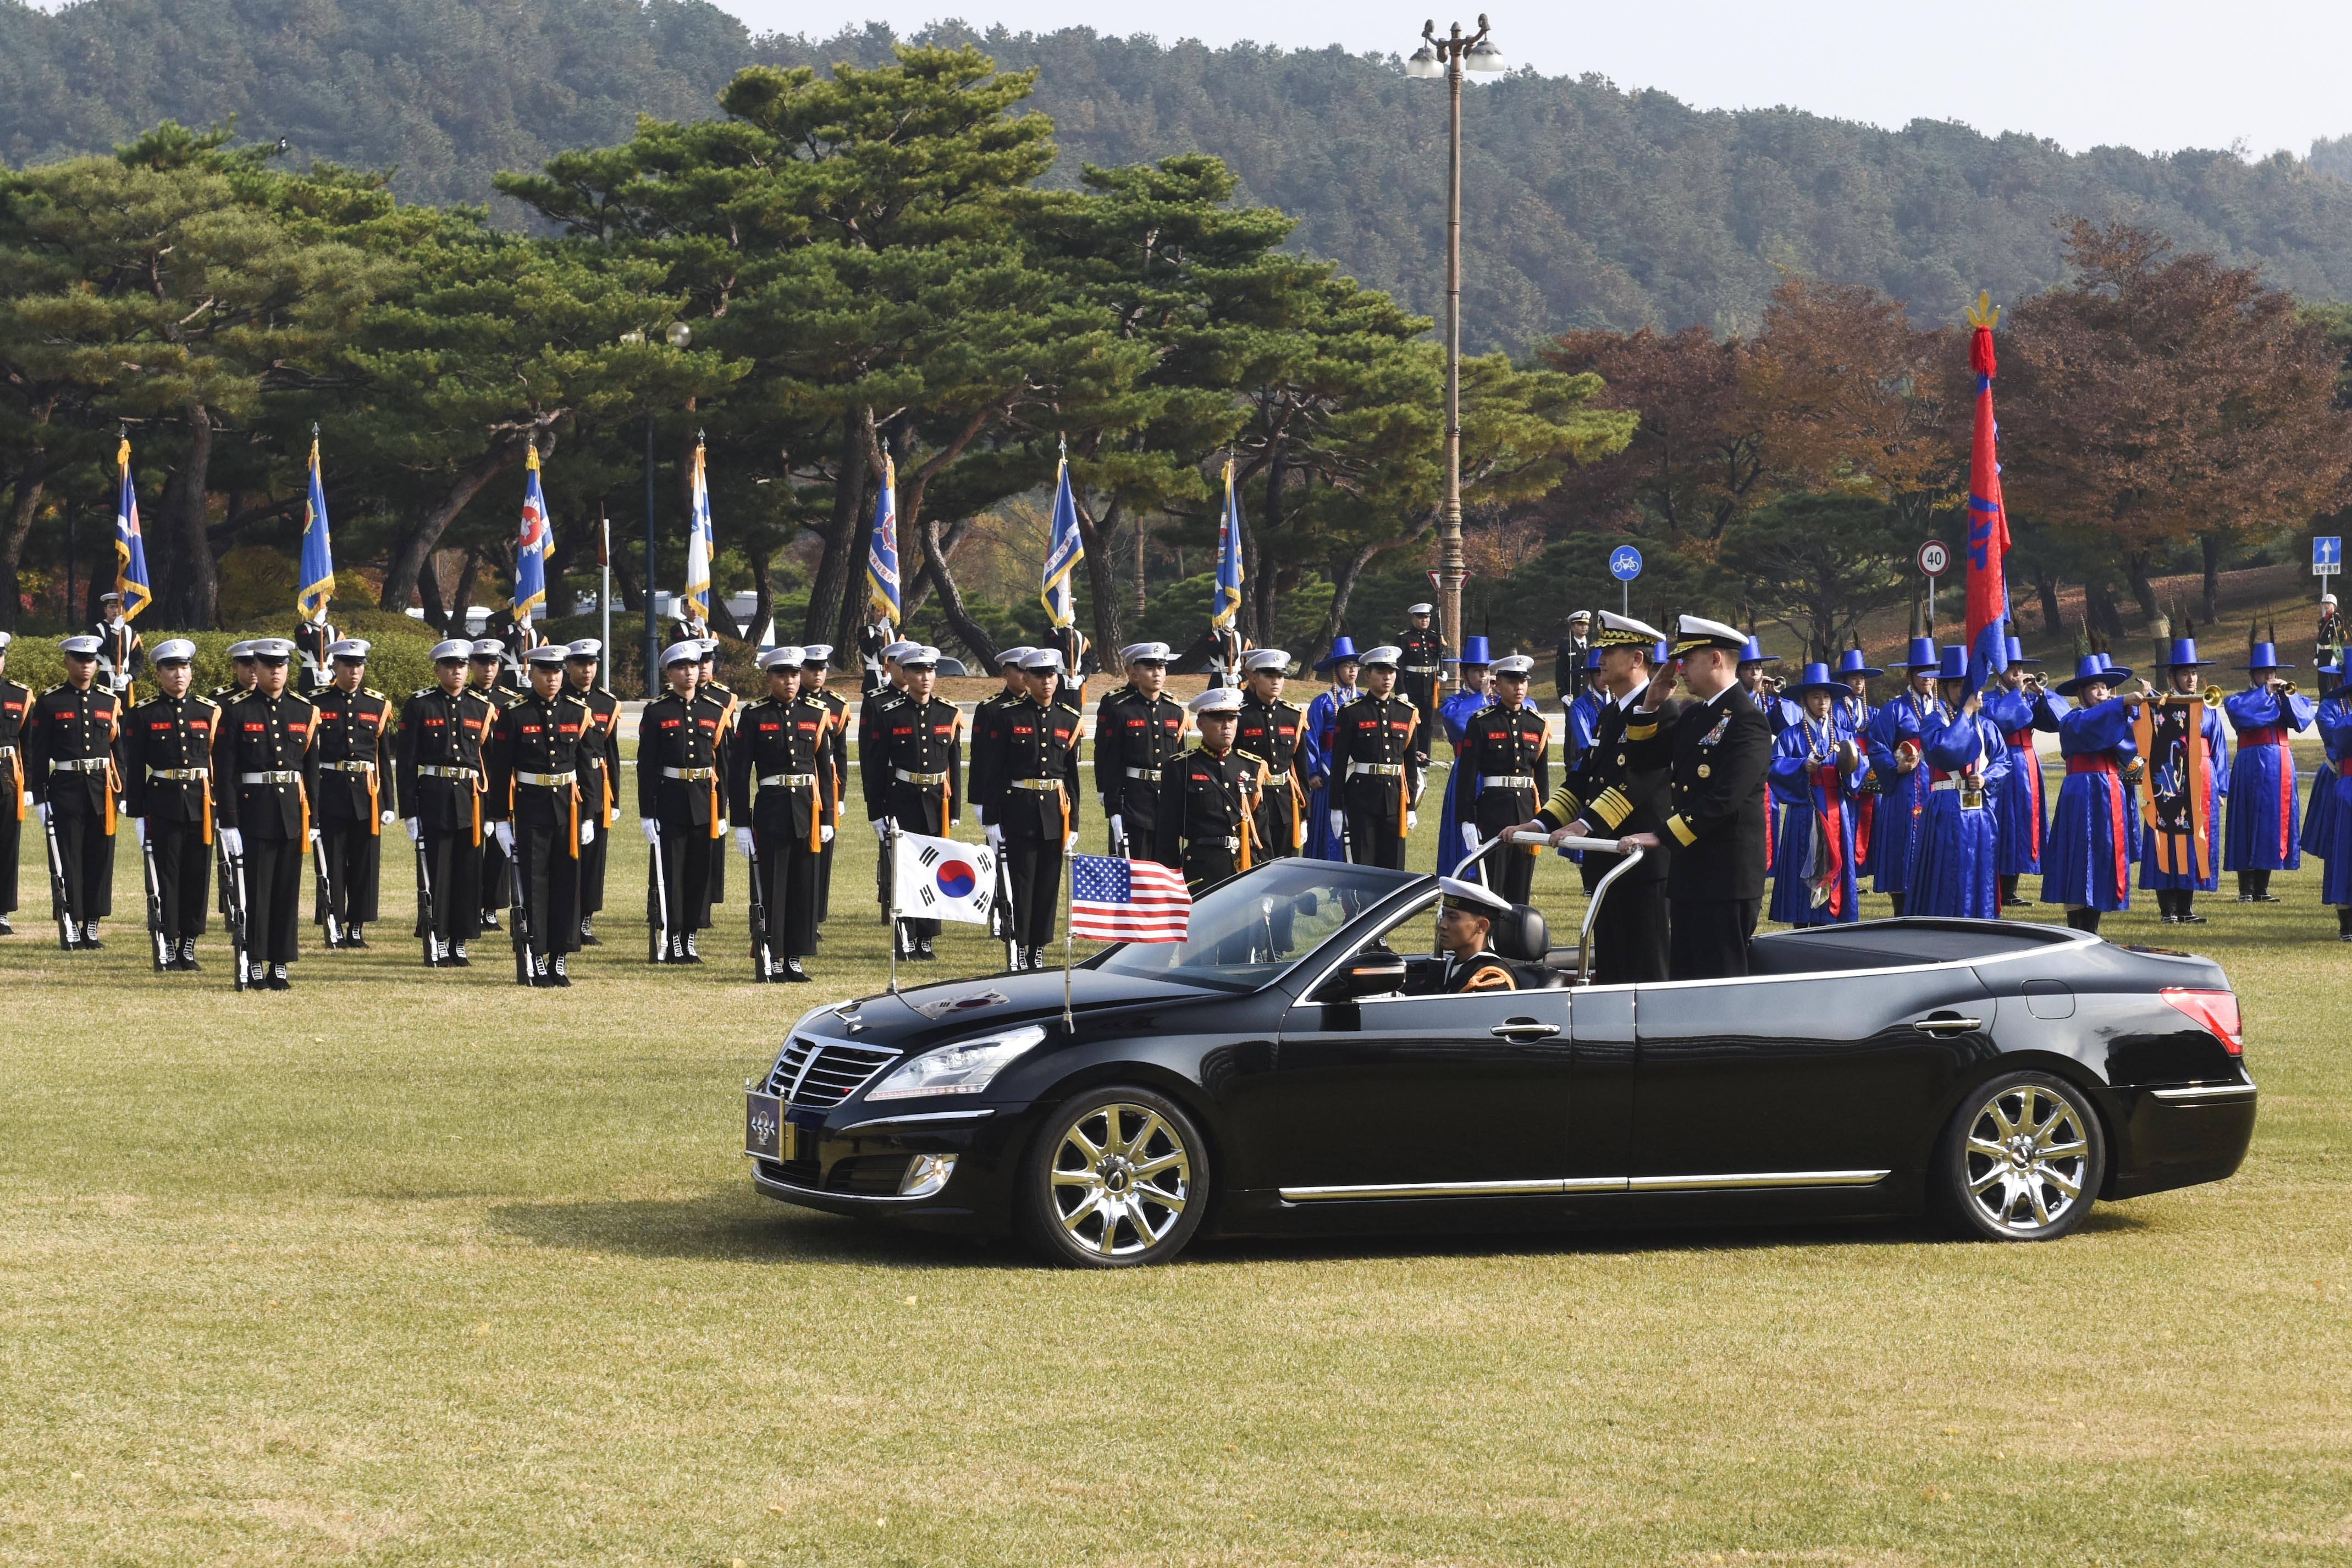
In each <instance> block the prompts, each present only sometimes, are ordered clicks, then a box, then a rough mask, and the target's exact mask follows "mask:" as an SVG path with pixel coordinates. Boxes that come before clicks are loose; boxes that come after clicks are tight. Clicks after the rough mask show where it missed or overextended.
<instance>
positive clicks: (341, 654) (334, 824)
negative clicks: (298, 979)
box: [310, 637, 397, 948]
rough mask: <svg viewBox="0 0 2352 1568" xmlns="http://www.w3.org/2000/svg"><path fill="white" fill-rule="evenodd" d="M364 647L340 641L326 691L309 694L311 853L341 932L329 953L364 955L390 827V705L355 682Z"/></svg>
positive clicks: (361, 672) (363, 666) (363, 664)
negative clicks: (312, 717) (322, 862)
mask: <svg viewBox="0 0 2352 1568" xmlns="http://www.w3.org/2000/svg"><path fill="white" fill-rule="evenodd" d="M367 658H368V644H367V643H366V642H365V641H363V640H362V639H361V638H358V637H345V638H343V639H342V640H341V641H340V642H336V643H331V644H330V645H329V646H328V648H327V659H328V668H329V670H330V672H331V674H330V679H329V682H328V684H327V685H326V686H325V687H323V688H321V689H319V690H317V691H314V692H312V693H311V694H310V702H311V706H313V707H315V708H317V709H318V710H319V795H318V817H319V820H318V828H319V847H320V849H321V850H322V851H324V855H325V859H326V862H327V902H328V907H327V908H326V909H322V910H315V911H313V918H314V919H315V920H316V921H318V923H319V924H320V925H324V924H326V917H327V916H328V915H329V914H330V913H332V914H333V915H334V917H335V924H336V927H337V929H338V930H340V931H341V933H342V936H341V942H331V943H329V944H328V945H329V946H341V947H356V948H364V947H366V946H367V928H368V926H369V925H370V924H371V923H372V922H373V921H374V920H375V918H376V904H377V893H378V891H379V884H380V883H381V882H382V880H383V830H384V829H385V828H386V827H389V826H392V824H393V823H394V821H396V820H397V817H396V816H395V815H394V811H393V805H394V802H393V799H392V797H391V795H389V794H388V793H387V787H386V786H387V784H388V781H389V780H390V779H391V776H392V699H391V698H389V697H386V696H385V695H384V694H383V692H381V691H378V690H375V689H373V688H371V687H367V686H362V684H361V682H362V680H364V679H366V678H367Z"/></svg>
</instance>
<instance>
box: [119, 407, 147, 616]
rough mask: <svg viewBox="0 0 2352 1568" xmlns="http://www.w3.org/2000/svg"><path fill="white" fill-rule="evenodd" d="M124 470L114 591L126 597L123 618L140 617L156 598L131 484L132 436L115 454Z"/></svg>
mask: <svg viewBox="0 0 2352 1568" xmlns="http://www.w3.org/2000/svg"><path fill="white" fill-rule="evenodd" d="M114 460H115V462H116V463H117V464H118V465H119V466H120V467H121V469H122V495H121V499H120V500H117V501H116V502H115V503H114V591H115V592H116V593H118V594H120V595H122V618H123V619H124V620H126V621H131V620H136V619H138V618H139V612H140V611H142V610H143V609H145V608H146V607H147V606H148V605H149V604H150V603H152V601H153V599H154V597H155V591H154V590H153V589H152V588H151V587H149V586H148V585H147V541H146V540H145V539H144V538H143V537H142V536H141V534H140V532H139V492H138V490H137V489H134V488H133V487H132V485H131V437H128V436H125V437H122V446H121V449H120V450H119V451H117V452H116V453H115V455H114Z"/></svg>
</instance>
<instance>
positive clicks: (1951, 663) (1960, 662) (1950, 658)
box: [1936, 643, 1969, 680]
mask: <svg viewBox="0 0 2352 1568" xmlns="http://www.w3.org/2000/svg"><path fill="white" fill-rule="evenodd" d="M1968 678H1969V650H1968V649H1966V648H1964V647H1961V646H1960V645H1959V644H1958V643H1953V644H1952V645H1950V646H1949V647H1946V648H1945V649H1944V657H1943V658H1941V659H1939V660H1938V661H1937V665H1936V679H1938V680H1966V679H1968Z"/></svg>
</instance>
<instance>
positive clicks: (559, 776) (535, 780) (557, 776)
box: [515, 771, 579, 789]
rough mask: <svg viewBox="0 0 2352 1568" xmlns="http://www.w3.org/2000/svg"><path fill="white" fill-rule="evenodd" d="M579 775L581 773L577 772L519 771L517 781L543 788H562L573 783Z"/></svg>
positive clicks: (516, 774)
mask: <svg viewBox="0 0 2352 1568" xmlns="http://www.w3.org/2000/svg"><path fill="white" fill-rule="evenodd" d="M578 776H579V775H578V774H576V773H522V772H520V771H518V772H517V773H515V783H517V784H537V785H538V786H539V787H540V788H541V789H562V787H563V786H564V785H565V784H570V783H572V780H573V779H575V778H577V777H578Z"/></svg>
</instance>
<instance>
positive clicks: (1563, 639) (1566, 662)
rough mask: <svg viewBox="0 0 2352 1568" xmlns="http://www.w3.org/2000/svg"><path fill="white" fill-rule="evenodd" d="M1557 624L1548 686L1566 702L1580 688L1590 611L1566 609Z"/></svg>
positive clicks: (1589, 644)
mask: <svg viewBox="0 0 2352 1568" xmlns="http://www.w3.org/2000/svg"><path fill="white" fill-rule="evenodd" d="M1559 624H1560V626H1561V627H1562V628H1563V630H1562V632H1561V635H1560V639H1559V642H1558V643H1556V644H1555V645H1553V647H1552V650H1551V686H1552V690H1553V691H1554V692H1556V693H1557V694H1558V695H1559V700H1561V701H1562V702H1570V701H1573V700H1575V698H1576V694H1577V693H1578V692H1579V691H1580V690H1582V689H1584V669H1585V665H1586V663H1587V662H1588V661H1587V659H1586V657H1585V656H1586V654H1587V653H1588V652H1589V651H1590V650H1591V647H1592V636H1591V633H1592V612H1591V610H1570V611H1569V613H1568V614H1567V616H1564V617H1563V618H1562V619H1561V621H1560V623H1559ZM1462 640H1463V641H1464V642H1465V643H1466V642H1468V641H1469V640H1470V639H1469V638H1468V637H1464V638H1463V639H1462Z"/></svg>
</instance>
